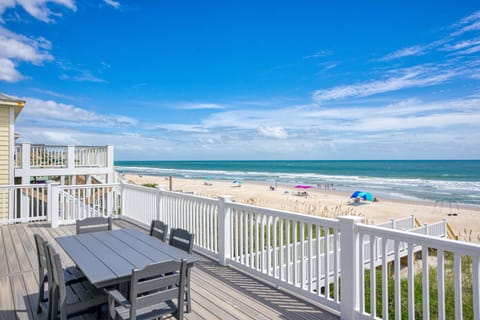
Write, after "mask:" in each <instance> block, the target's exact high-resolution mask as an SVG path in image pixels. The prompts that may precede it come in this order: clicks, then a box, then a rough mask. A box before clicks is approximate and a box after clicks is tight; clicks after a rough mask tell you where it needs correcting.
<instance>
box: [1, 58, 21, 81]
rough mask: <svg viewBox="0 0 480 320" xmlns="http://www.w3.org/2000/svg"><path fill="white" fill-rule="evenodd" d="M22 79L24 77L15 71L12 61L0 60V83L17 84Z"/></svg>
mask: <svg viewBox="0 0 480 320" xmlns="http://www.w3.org/2000/svg"><path fill="white" fill-rule="evenodd" d="M21 79H23V76H22V75H21V73H20V72H18V71H17V70H16V69H15V64H14V63H13V62H12V60H9V59H4V58H0V81H6V82H16V81H19V80H21Z"/></svg>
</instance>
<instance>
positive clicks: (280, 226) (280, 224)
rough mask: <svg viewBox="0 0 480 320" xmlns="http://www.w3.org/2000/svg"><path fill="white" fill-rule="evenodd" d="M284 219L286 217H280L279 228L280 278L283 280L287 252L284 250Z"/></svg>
mask: <svg viewBox="0 0 480 320" xmlns="http://www.w3.org/2000/svg"><path fill="white" fill-rule="evenodd" d="M283 221H284V219H283V218H280V219H279V229H280V234H279V235H278V236H279V239H280V243H279V249H280V262H279V266H280V270H279V276H278V277H279V278H280V280H281V281H283V280H284V279H285V277H284V271H283V264H284V263H285V252H284V248H283V247H284V245H285V244H284V241H283V235H284V229H283Z"/></svg>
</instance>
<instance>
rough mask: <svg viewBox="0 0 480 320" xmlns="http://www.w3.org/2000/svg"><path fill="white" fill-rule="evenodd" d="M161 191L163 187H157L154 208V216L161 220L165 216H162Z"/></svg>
mask: <svg viewBox="0 0 480 320" xmlns="http://www.w3.org/2000/svg"><path fill="white" fill-rule="evenodd" d="M163 191H165V189H164V188H163V187H157V193H156V197H157V199H156V204H157V206H156V208H155V217H156V219H157V220H162V221H165V217H163V212H162V210H163V203H162V202H163Z"/></svg>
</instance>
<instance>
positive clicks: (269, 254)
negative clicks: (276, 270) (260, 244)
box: [265, 216, 272, 275]
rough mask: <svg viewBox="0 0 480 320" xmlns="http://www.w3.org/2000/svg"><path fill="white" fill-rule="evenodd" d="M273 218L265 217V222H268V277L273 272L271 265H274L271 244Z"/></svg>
mask: <svg viewBox="0 0 480 320" xmlns="http://www.w3.org/2000/svg"><path fill="white" fill-rule="evenodd" d="M271 218H272V217H271V216H265V220H266V228H267V246H266V251H265V253H266V255H267V275H270V274H271V272H270V270H271V269H270V268H271V265H272V259H271V256H272V244H271V231H270V230H271V229H270V227H271Z"/></svg>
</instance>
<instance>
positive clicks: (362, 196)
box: [350, 191, 373, 201]
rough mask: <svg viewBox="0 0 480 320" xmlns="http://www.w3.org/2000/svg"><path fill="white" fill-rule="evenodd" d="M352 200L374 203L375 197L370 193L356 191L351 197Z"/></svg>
mask: <svg viewBox="0 0 480 320" xmlns="http://www.w3.org/2000/svg"><path fill="white" fill-rule="evenodd" d="M350 198H351V199H356V198H360V199H363V200H367V201H373V196H372V194H371V193H369V192H363V191H355V192H354V193H353V194H352V195H351V196H350Z"/></svg>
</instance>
